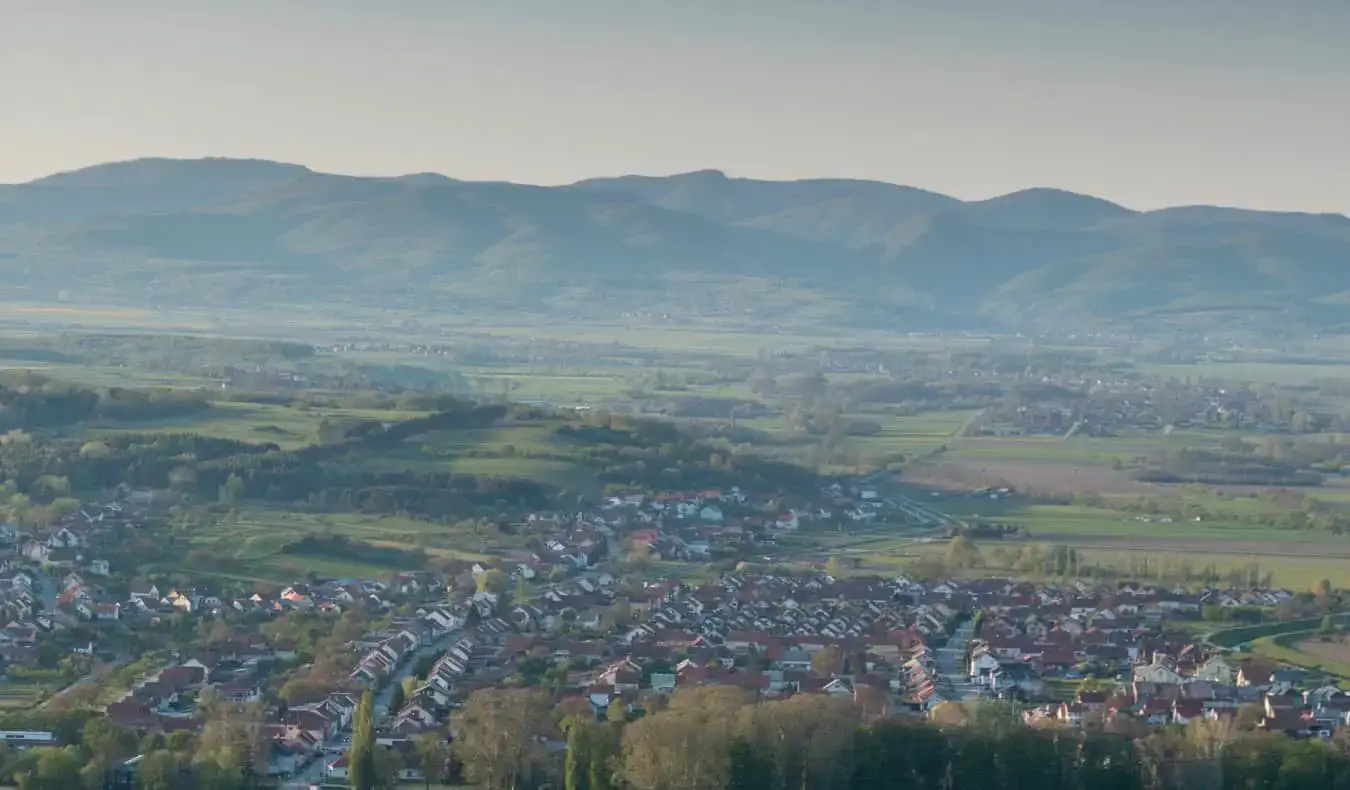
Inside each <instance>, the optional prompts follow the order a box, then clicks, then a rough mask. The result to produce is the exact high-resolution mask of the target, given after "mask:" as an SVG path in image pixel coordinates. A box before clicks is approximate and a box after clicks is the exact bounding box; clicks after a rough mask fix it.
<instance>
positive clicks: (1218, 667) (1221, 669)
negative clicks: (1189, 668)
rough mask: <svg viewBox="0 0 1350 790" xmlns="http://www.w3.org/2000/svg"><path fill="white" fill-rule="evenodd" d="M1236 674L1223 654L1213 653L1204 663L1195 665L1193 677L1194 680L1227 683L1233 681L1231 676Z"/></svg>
mask: <svg viewBox="0 0 1350 790" xmlns="http://www.w3.org/2000/svg"><path fill="white" fill-rule="evenodd" d="M1236 674H1237V670H1235V669H1234V668H1233V665H1232V664H1229V663H1228V661H1227V660H1225V659H1224V657H1223V656H1221V655H1218V654H1215V655H1213V656H1211V657H1210V658H1209V659H1208V660H1207V661H1205V663H1203V664H1201V665H1200V666H1198V667H1196V669H1195V675H1194V678H1195V679H1196V680H1208V681H1210V682H1211V683H1223V684H1229V683H1232V682H1233V677H1234V675H1236Z"/></svg>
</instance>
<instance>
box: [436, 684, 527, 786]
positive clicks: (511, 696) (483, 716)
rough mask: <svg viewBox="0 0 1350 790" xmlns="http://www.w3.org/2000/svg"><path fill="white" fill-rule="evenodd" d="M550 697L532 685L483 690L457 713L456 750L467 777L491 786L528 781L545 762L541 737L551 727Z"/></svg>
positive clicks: (476, 692) (470, 696)
mask: <svg viewBox="0 0 1350 790" xmlns="http://www.w3.org/2000/svg"><path fill="white" fill-rule="evenodd" d="M550 708H551V705H550V704H549V699H548V697H547V695H545V694H543V693H542V692H540V691H537V690H533V689H481V690H479V691H475V692H474V693H473V694H470V695H469V699H468V702H466V703H465V705H464V708H463V709H462V713H461V715H460V717H459V722H458V724H459V733H458V737H457V738H456V739H455V748H456V751H457V753H458V754H459V757H460V760H461V761H462V762H463V763H464V768H465V771H466V772H467V773H468V774H469V778H470V779H471V780H473V781H475V782H478V783H480V784H482V785H483V786H484V787H485V788H486V789H487V790H509V788H514V787H517V786H519V784H520V783H522V782H527V781H528V780H529V779H530V778H531V777H532V776H533V775H534V774H535V771H536V769H537V768H538V767H539V766H540V764H541V763H542V761H543V757H544V755H543V754H542V752H541V746H540V736H542V735H543V734H544V733H545V732H546V727H547V726H548V725H549V715H548V714H549V710H550Z"/></svg>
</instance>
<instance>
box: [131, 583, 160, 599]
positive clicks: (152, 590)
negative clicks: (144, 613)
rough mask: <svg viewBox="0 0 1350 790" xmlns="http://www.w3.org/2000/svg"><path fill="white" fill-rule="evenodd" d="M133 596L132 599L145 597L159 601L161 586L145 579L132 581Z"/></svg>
mask: <svg viewBox="0 0 1350 790" xmlns="http://www.w3.org/2000/svg"><path fill="white" fill-rule="evenodd" d="M131 598H132V600H139V599H144V600H146V601H147V602H149V601H158V600H159V588H158V587H156V586H155V585H153V584H151V583H150V582H145V581H139V582H132V584H131Z"/></svg>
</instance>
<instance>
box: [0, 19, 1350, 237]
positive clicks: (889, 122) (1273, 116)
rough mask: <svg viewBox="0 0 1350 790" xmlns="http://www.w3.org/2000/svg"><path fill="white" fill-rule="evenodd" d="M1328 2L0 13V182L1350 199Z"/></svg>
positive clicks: (1342, 68)
mask: <svg viewBox="0 0 1350 790" xmlns="http://www.w3.org/2000/svg"><path fill="white" fill-rule="evenodd" d="M1347 42H1350V0H369V1H368V2H367V1H363V0H0V181H21V180H26V179H30V178H33V177H36V176H39V175H44V174H47V173H50V172H53V171H57V170H63V169H71V168H74V167H79V166H83V165H87V164H91V163H95V162H100V161H107V160H113V159H127V158H132V157H138V156H183V157H194V156H207V155H224V156H249V157H264V158H269V159H279V160H286V161H292V162H298V163H302V164H306V165H309V166H311V167H314V168H316V169H321V170H330V171H337V172H346V173H359V174H397V173H406V172H416V171H438V172H442V173H445V174H447V175H452V176H456V177H461V178H471V179H509V180H513V181H527V182H535V183H558V182H566V181H572V180H575V179H579V178H583V177H587V176H595V175H613V174H619V173H630V172H641V173H669V172H677V171H685V170H694V169H700V168H721V169H724V170H726V171H728V172H729V173H732V174H734V175H745V176H755V177H763V178H799V177H810V176H847V177H866V178H876V179H881V180H886V181H895V182H899V183H905V184H913V185H916V186H923V187H928V188H931V189H936V190H939V191H943V192H948V193H951V194H955V195H957V196H960V197H965V198H972V197H988V196H992V195H995V194H1000V193H1003V192H1008V191H1012V190H1015V189H1019V188H1024V187H1029V186H1057V187H1063V188H1067V189H1073V190H1077V191H1082V192H1090V193H1093V194H1097V195H1101V196H1103V197H1108V198H1111V199H1113V200H1117V201H1119V202H1122V203H1125V204H1127V205H1131V206H1135V207H1139V208H1148V207H1154V206H1159V205H1168V204H1178V203H1199V202H1212V203H1223V204H1233V205H1246V206H1252V207H1259V208H1280V209H1298V210H1308V211H1337V212H1343V213H1350V44H1348V43H1347Z"/></svg>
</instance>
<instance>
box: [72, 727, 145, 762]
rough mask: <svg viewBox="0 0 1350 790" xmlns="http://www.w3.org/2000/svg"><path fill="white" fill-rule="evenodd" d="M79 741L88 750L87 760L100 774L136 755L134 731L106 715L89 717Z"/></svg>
mask: <svg viewBox="0 0 1350 790" xmlns="http://www.w3.org/2000/svg"><path fill="white" fill-rule="evenodd" d="M80 742H81V743H83V744H84V748H85V749H86V750H87V751H88V752H89V762H90V764H91V765H94V766H96V770H97V771H98V772H99V773H100V774H102V773H103V772H104V771H107V770H108V769H110V768H112V767H113V766H114V765H116V764H118V763H120V762H122V761H123V760H126V759H129V758H131V757H134V756H135V755H136V749H137V746H138V744H137V742H136V733H134V732H132V731H131V730H128V729H126V728H125V727H122V726H120V725H118V724H117V723H116V722H114V721H112V720H111V719H108V718H107V717H102V716H101V717H98V718H94V719H90V720H89V723H88V724H86V725H84V732H83V733H82V736H81V739H80Z"/></svg>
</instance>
